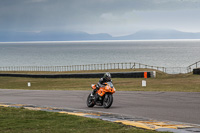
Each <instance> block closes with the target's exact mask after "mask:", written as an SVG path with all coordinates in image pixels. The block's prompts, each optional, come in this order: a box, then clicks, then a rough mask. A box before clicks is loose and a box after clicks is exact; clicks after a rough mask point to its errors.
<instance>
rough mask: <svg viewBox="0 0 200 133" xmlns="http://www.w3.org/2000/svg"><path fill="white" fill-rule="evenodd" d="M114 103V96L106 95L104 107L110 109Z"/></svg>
mask: <svg viewBox="0 0 200 133" xmlns="http://www.w3.org/2000/svg"><path fill="white" fill-rule="evenodd" d="M112 103H113V96H112V94H109V93H107V94H105V98H104V99H103V107H104V108H110V106H111V105H112Z"/></svg>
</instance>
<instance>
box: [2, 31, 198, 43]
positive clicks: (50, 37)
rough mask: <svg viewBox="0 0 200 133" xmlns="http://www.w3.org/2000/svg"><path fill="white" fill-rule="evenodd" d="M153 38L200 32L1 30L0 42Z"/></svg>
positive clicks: (186, 36) (185, 36)
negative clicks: (119, 33)
mask: <svg viewBox="0 0 200 133" xmlns="http://www.w3.org/2000/svg"><path fill="white" fill-rule="evenodd" d="M152 39H200V33H190V32H181V31H177V30H141V31H138V32H136V33H134V34H131V35H127V36H120V37H112V36H111V35H109V34H106V33H100V34H88V33H86V32H77V31H76V32H75V31H68V32H66V31H43V32H0V42H16V41H81V40H152Z"/></svg>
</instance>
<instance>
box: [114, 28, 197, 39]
mask: <svg viewBox="0 0 200 133" xmlns="http://www.w3.org/2000/svg"><path fill="white" fill-rule="evenodd" d="M117 39H121V40H148V39H200V33H190V32H181V31H177V30H141V31H138V32H136V33H134V34H131V35H127V36H122V37H117Z"/></svg>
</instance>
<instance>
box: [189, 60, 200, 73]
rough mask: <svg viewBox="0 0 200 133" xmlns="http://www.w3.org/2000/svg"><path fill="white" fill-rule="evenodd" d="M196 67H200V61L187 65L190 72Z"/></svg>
mask: <svg viewBox="0 0 200 133" xmlns="http://www.w3.org/2000/svg"><path fill="white" fill-rule="evenodd" d="M194 68H200V61H198V62H195V63H193V64H192V65H189V66H188V67H187V69H188V72H192V71H193V69H194Z"/></svg>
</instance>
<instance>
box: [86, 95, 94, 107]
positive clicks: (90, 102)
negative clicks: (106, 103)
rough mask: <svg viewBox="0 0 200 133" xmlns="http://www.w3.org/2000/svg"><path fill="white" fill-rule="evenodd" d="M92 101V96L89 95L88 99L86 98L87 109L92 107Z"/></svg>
mask: <svg viewBox="0 0 200 133" xmlns="http://www.w3.org/2000/svg"><path fill="white" fill-rule="evenodd" d="M94 105H95V104H94V99H92V96H91V94H89V95H88V98H87V106H88V107H94Z"/></svg>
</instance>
